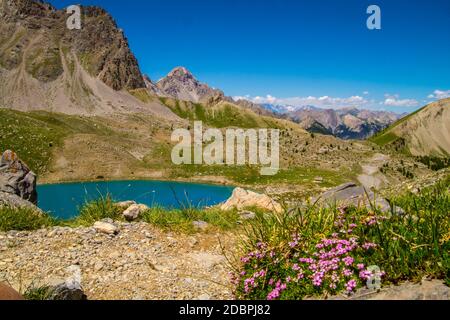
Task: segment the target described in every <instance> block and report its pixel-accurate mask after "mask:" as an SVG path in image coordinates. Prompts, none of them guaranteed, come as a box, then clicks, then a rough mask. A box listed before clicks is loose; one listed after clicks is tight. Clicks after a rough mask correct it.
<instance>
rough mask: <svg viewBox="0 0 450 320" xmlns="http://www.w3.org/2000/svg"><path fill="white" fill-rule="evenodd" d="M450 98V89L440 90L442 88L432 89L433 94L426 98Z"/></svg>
mask: <svg viewBox="0 0 450 320" xmlns="http://www.w3.org/2000/svg"><path fill="white" fill-rule="evenodd" d="M445 98H450V90H446V91H442V90H434V92H433V94H430V95H429V96H428V99H438V100H440V99H445Z"/></svg>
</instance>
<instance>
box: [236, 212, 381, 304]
mask: <svg viewBox="0 0 450 320" xmlns="http://www.w3.org/2000/svg"><path fill="white" fill-rule="evenodd" d="M371 219H372V218H371ZM364 221H366V220H364ZM370 221H371V220H370ZM370 221H369V222H370ZM367 226H369V224H364V223H363V222H361V220H359V221H358V219H357V218H356V217H355V216H350V217H348V216H347V212H346V210H345V209H339V211H338V214H337V217H336V220H335V224H334V227H335V228H334V229H335V230H334V231H335V232H334V233H331V235H330V236H329V237H325V238H322V239H319V240H316V241H314V239H309V241H307V239H305V238H304V236H302V235H301V234H299V233H296V234H293V235H292V236H291V239H290V240H289V241H287V246H286V247H285V248H284V249H285V250H275V249H274V248H270V246H269V244H267V243H262V242H260V243H257V244H256V245H255V246H254V247H255V250H254V251H252V252H250V253H248V254H247V255H245V256H244V257H242V258H241V262H242V264H243V269H244V270H245V271H244V272H242V273H240V274H239V275H237V276H234V278H233V281H234V282H233V283H237V284H238V287H239V288H240V290H241V292H242V293H243V296H244V297H247V298H248V297H252V298H266V299H268V300H274V299H280V298H282V297H283V295H284V294H285V293H287V292H289V291H295V292H300V294H302V293H301V292H306V293H308V292H312V293H319V294H320V293H324V292H328V293H332V294H333V293H338V292H340V291H346V292H348V293H349V294H350V293H353V292H354V291H355V290H356V289H357V288H358V287H360V286H363V285H365V284H366V283H367V281H369V280H370V278H371V277H372V276H373V275H372V273H371V272H370V271H369V270H367V268H366V264H365V257H366V256H367V255H368V254H370V252H369V251H370V250H376V249H377V247H378V246H377V244H375V243H370V242H364V241H361V240H360V238H359V237H357V236H356V235H354V234H355V230H357V228H359V227H367ZM311 240H313V241H311Z"/></svg>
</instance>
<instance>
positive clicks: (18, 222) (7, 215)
mask: <svg viewBox="0 0 450 320" xmlns="http://www.w3.org/2000/svg"><path fill="white" fill-rule="evenodd" d="M56 224H57V221H56V220H55V219H53V218H51V217H50V216H49V215H47V214H45V213H44V214H39V213H37V212H36V211H34V210H33V209H29V208H19V209H16V208H11V207H8V206H2V207H0V231H3V232H7V231H11V230H15V231H33V230H37V229H40V228H42V227H44V228H45V227H51V226H54V225H56Z"/></svg>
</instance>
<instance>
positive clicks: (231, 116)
mask: <svg viewBox="0 0 450 320" xmlns="http://www.w3.org/2000/svg"><path fill="white" fill-rule="evenodd" d="M160 101H161V103H163V104H164V105H166V106H167V107H168V108H169V109H171V110H172V111H173V112H174V113H175V114H177V115H178V116H179V117H181V118H183V119H187V120H191V121H202V122H203V123H204V124H205V125H208V126H211V127H214V128H228V127H237V128H243V129H250V128H278V127H280V125H279V123H278V122H277V121H276V120H274V119H270V118H268V117H262V116H259V115H257V114H255V113H253V112H251V111H248V110H243V109H241V108H239V107H238V106H235V105H232V104H229V103H224V104H221V105H219V106H213V107H207V106H205V105H203V104H200V103H190V102H180V101H178V100H173V99H167V98H160Z"/></svg>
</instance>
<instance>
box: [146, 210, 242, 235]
mask: <svg viewBox="0 0 450 320" xmlns="http://www.w3.org/2000/svg"><path fill="white" fill-rule="evenodd" d="M142 220H143V221H145V222H147V223H149V224H152V225H155V226H158V227H160V228H163V229H167V230H173V231H179V232H185V233H193V232H195V231H196V230H195V227H194V224H193V222H194V221H204V222H206V223H208V224H209V225H210V226H212V227H216V228H219V229H220V230H231V229H233V228H235V227H236V226H237V223H238V221H239V215H238V213H237V211H225V212H224V211H220V210H219V209H216V208H211V209H197V208H183V209H173V210H167V209H163V208H151V209H150V210H148V211H146V212H145V213H144V214H143V215H142Z"/></svg>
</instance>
